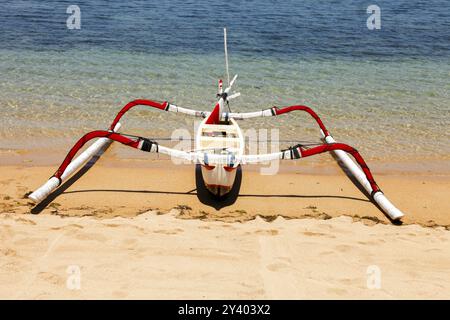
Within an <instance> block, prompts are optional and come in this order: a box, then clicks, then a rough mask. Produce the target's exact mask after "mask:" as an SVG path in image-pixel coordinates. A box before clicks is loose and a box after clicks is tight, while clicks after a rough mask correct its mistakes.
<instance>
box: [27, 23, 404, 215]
mask: <svg viewBox="0 0 450 320" xmlns="http://www.w3.org/2000/svg"><path fill="white" fill-rule="evenodd" d="M224 35H225V62H226V71H227V78H228V86H227V87H226V88H225V89H223V87H222V81H221V80H219V91H218V94H217V96H218V98H219V100H218V102H217V104H216V105H215V107H214V109H213V110H212V111H211V112H208V111H197V110H192V109H187V108H183V107H179V106H176V105H174V104H171V103H169V102H167V101H164V102H156V101H152V100H134V101H132V102H129V103H128V104H127V105H125V106H124V107H123V108H122V110H120V112H119V113H118V114H117V116H116V117H115V119H114V121H113V122H112V123H111V125H110V127H109V129H108V130H97V131H92V132H89V133H87V134H86V135H84V136H83V137H82V138H81V139H80V140H78V142H77V143H76V144H75V145H74V146H73V147H72V149H71V150H70V151H69V153H68V154H67V156H66V158H65V159H64V161H63V162H62V164H61V165H60V167H59V168H58V170H56V172H55V174H54V175H53V176H52V177H51V178H50V179H49V180H48V181H47V182H46V183H45V184H44V185H42V186H41V187H40V188H39V189H37V190H36V191H34V192H33V193H31V194H30V195H29V198H30V199H31V200H33V201H34V202H35V203H40V202H41V201H43V200H44V199H45V198H47V196H49V195H50V194H51V193H52V192H53V191H55V190H56V189H57V188H58V187H59V186H60V185H61V184H62V183H63V182H64V181H66V180H67V179H68V178H69V177H70V176H71V175H72V174H73V173H74V172H75V171H77V170H78V169H79V168H80V167H81V166H82V165H83V164H84V163H86V162H87V161H88V160H89V159H90V158H92V157H93V156H99V155H100V154H101V153H102V152H103V151H104V150H105V149H106V148H107V147H108V146H109V145H110V144H111V143H112V142H113V141H117V142H120V143H122V144H124V145H127V146H129V147H132V148H136V149H140V150H142V151H147V152H154V153H162V154H166V155H168V156H170V157H175V158H180V159H184V160H187V161H190V162H192V163H194V164H200V165H201V173H202V177H203V181H204V183H205V186H206V187H207V189H208V190H209V191H210V192H211V193H212V194H214V195H216V196H219V197H221V196H225V195H226V194H227V193H228V192H229V191H230V190H231V189H232V187H233V184H234V182H235V177H236V171H237V168H238V167H239V166H241V165H243V164H255V163H265V162H267V161H273V160H296V159H300V158H306V157H310V156H313V155H317V154H321V153H324V152H332V153H333V154H334V155H335V156H336V158H337V159H338V160H339V161H340V162H341V163H342V164H343V165H344V166H345V167H346V169H348V171H349V172H350V173H351V174H352V175H353V176H354V177H355V178H356V180H357V181H358V182H359V183H360V184H361V186H362V187H363V188H364V189H365V190H366V191H367V193H368V194H370V197H371V198H372V200H373V202H375V203H376V204H377V205H378V206H379V208H381V209H382V211H383V212H384V213H385V214H387V215H388V217H389V218H390V219H392V220H399V219H400V218H401V217H403V213H402V212H401V211H400V210H399V209H397V208H396V207H395V206H394V205H393V204H392V203H391V202H390V201H389V200H388V199H387V198H386V197H385V195H384V194H383V192H382V191H381V190H380V188H379V187H378V185H377V183H376V182H375V180H374V178H373V176H372V173H371V171H370V169H369V167H368V166H367V164H366V162H365V161H364V159H363V158H362V156H361V155H360V154H359V152H358V151H357V150H356V149H355V148H353V147H351V146H349V145H347V144H344V143H337V142H336V141H335V140H334V138H333V137H332V136H331V134H330V133H329V131H328V130H327V129H326V127H325V125H324V124H323V122H322V120H321V119H320V118H319V116H318V115H317V114H316V113H315V112H314V111H313V110H312V109H311V108H309V107H307V106H303V105H294V106H289V107H283V108H278V107H272V108H269V109H265V110H262V111H255V112H245V113H233V112H229V109H228V110H227V108H226V104H228V102H229V101H230V100H232V99H234V98H236V97H238V96H239V95H240V93H231V88H232V86H233V84H234V83H235V81H236V78H237V75H235V76H234V78H233V79H232V80H231V81H230V80H229V79H230V78H229V73H228V57H227V46H226V30H225V29H224ZM135 106H147V107H151V108H155V109H159V110H162V111H166V112H177V113H184V114H187V115H190V116H194V117H200V118H203V121H202V122H201V124H200V126H199V129H198V131H197V135H196V138H195V149H194V151H182V150H177V149H172V148H168V147H165V146H162V145H160V144H159V143H158V142H156V141H154V140H150V139H147V138H144V137H138V136H134V135H128V134H125V133H119V130H120V128H121V124H120V122H119V121H120V119H121V118H122V116H123V115H124V114H125V113H126V112H128V111H129V110H130V109H132V108H133V107H135ZM292 111H302V112H306V113H308V114H309V115H310V116H311V117H312V118H313V119H314V120H315V121H316V123H317V125H318V126H319V128H320V134H321V138H322V141H323V143H319V144H316V145H311V144H308V145H302V144H296V145H294V146H291V147H289V148H287V149H283V150H280V151H279V152H275V153H268V154H255V155H248V154H244V150H245V148H244V146H245V140H244V136H243V134H242V132H241V129H240V128H239V125H238V123H237V120H244V119H250V118H257V117H276V116H280V115H283V114H285V113H289V112H292ZM92 139H98V140H97V141H96V142H94V143H93V144H92V145H91V146H89V147H88V148H87V149H86V150H85V151H84V152H83V153H81V154H80V155H79V156H78V157H77V158H74V157H75V155H76V154H77V153H78V151H79V150H80V149H81V148H82V147H83V146H84V145H85V144H86V143H87V142H88V141H90V140H92ZM349 155H351V156H352V157H353V158H354V160H355V161H356V163H355V162H354V161H353V160H352V159H351V158H350V156H349Z"/></svg>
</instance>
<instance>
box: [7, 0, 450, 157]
mask: <svg viewBox="0 0 450 320" xmlns="http://www.w3.org/2000/svg"><path fill="white" fill-rule="evenodd" d="M72 4H76V5H78V6H79V7H80V9H81V29H80V30H69V29H68V28H67V27H66V19H67V18H68V16H69V14H67V13H66V9H67V7H68V6H69V5H72ZM371 4H376V5H378V6H379V7H380V8H381V29H380V30H368V28H367V26H366V20H367V17H368V16H369V14H367V13H366V9H367V7H368V6H369V5H371ZM223 27H227V29H228V50H229V54H230V69H231V70H230V72H231V73H233V74H234V73H238V74H239V78H238V81H237V90H239V91H240V92H241V94H242V96H241V97H240V98H239V99H236V100H234V101H233V102H232V104H231V108H232V109H233V111H253V110H261V109H264V108H268V107H271V106H274V105H276V106H286V105H291V104H306V105H309V106H311V107H313V108H314V109H315V110H316V111H317V112H318V113H319V115H321V116H322V119H323V121H324V122H325V124H326V125H327V127H328V128H329V130H330V131H331V132H332V134H333V135H334V137H335V138H336V139H337V140H340V141H342V142H347V143H350V144H353V145H355V146H356V147H357V148H358V149H359V150H360V151H361V152H362V153H363V155H365V156H367V157H368V158H369V159H380V160H400V161H402V160H416V159H421V160H423V159H441V160H442V159H448V160H450V146H449V138H450V100H449V97H450V94H449V92H450V1H448V0H429V1H418V0H412V1H407V0H399V1H385V0H377V1H373V2H372V1H317V0H306V1H293V0H290V1H268V0H266V1H226V2H225V1H224V2H222V3H221V4H220V5H218V4H217V5H213V4H211V3H210V2H209V1H180V0H176V1H138V0H132V1H116V0H113V1H99V0H94V1H76V2H75V1H45V2H44V1H37V0H35V1H15V0H12V1H1V2H0V110H1V116H0V150H8V149H35V148H45V147H49V148H50V147H55V146H64V147H67V146H69V145H71V144H72V143H73V142H74V140H75V139H76V138H78V136H79V135H81V134H82V133H84V132H86V131H89V130H93V129H102V128H105V127H107V126H108V124H109V123H110V121H111V120H112V119H113V117H114V116H115V113H116V112H117V111H118V110H119V109H120V108H121V106H122V105H123V104H125V103H126V102H128V101H129V100H133V99H136V98H149V99H156V100H169V101H170V102H172V103H175V104H177V105H180V106H186V107H192V108H196V109H201V110H210V109H211V108H212V106H213V104H214V102H215V93H216V85H217V79H218V78H223V77H224V57H223V38H222V37H223V35H222V32H223V30H222V28H223ZM280 124H282V126H280ZM242 126H243V128H250V127H255V128H259V127H261V128H269V129H270V128H280V138H281V139H291V140H294V139H299V140H305V139H310V140H316V141H317V137H318V134H319V133H318V130H317V129H316V127H315V126H314V124H313V122H312V121H311V119H309V118H308V117H307V116H305V115H303V114H295V115H293V116H290V117H289V116H282V117H279V118H269V119H261V120H252V121H246V122H243V123H242ZM180 127H182V128H187V129H190V130H193V120H192V119H190V118H187V117H186V116H182V115H173V114H170V115H169V114H167V113H161V112H160V113H158V112H156V111H147V110H145V109H143V108H141V109H138V110H135V111H133V112H132V113H130V114H129V115H128V116H127V118H126V120H125V121H124V131H126V132H129V133H140V134H145V135H146V136H149V137H152V136H170V133H171V132H172V130H173V129H175V128H180ZM287 145H289V144H287ZM282 146H284V145H282Z"/></svg>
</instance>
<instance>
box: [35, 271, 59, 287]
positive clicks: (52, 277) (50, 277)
mask: <svg viewBox="0 0 450 320" xmlns="http://www.w3.org/2000/svg"><path fill="white" fill-rule="evenodd" d="M37 278H38V279H39V280H43V281H45V282H47V283H51V284H53V285H57V286H62V285H64V283H65V278H63V277H61V276H60V275H58V274H55V273H51V272H39V273H38V275H37Z"/></svg>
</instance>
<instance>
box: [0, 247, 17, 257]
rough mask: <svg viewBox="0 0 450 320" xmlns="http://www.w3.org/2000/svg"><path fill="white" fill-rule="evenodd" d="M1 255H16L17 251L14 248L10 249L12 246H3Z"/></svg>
mask: <svg viewBox="0 0 450 320" xmlns="http://www.w3.org/2000/svg"><path fill="white" fill-rule="evenodd" d="M0 255H2V256H6V257H16V256H17V251H16V250H14V249H10V248H1V249H0Z"/></svg>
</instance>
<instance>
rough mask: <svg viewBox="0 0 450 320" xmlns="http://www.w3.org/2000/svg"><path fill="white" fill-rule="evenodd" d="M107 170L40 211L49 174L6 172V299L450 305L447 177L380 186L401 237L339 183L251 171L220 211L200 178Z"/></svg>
mask: <svg viewBox="0 0 450 320" xmlns="http://www.w3.org/2000/svg"><path fill="white" fill-rule="evenodd" d="M106 159H108V157H106ZM109 160H110V159H108V160H105V159H101V160H100V161H98V163H96V164H95V166H93V167H91V168H90V169H89V170H86V172H83V173H84V174H83V175H79V176H76V177H75V178H74V179H72V180H71V181H69V182H68V184H66V185H63V186H62V189H63V192H60V194H57V195H56V196H55V197H53V198H50V200H49V201H47V202H45V203H44V205H41V206H37V207H35V206H34V205H33V204H32V203H31V202H30V201H29V200H28V199H26V198H25V195H26V194H27V193H28V192H29V191H31V190H33V189H34V188H36V187H38V186H39V185H40V184H41V183H42V182H43V181H45V179H47V178H48V177H49V176H50V175H51V174H52V172H53V170H54V167H53V166H42V167H39V166H37V167H32V166H23V165H22V166H19V165H16V166H2V167H0V185H1V190H2V191H1V192H0V193H1V194H0V221H1V223H0V228H1V231H0V236H1V244H0V255H1V259H0V261H1V262H0V283H2V285H1V286H0V298H5V299H14V298H19V299H28V298H30V299H48V298H50V299H56V298H77V299H85V298H87V299H94V298H113V299H116V298H117V299H118V298H120V299H121V298H125V299H131V298H138V299H144V298H145V299H146V298H150V299H166V298H167V299H201V298H207V299H230V298H233V299H257V298H258V299H259V298H261V299H266V298H267V299H278V298H285V299H315V298H325V299H358V298H367V299H378V298H386V299H396V298H401V299H419V298H424V299H431V298H437V299H442V298H446V299H448V298H449V297H450V282H449V281H448V280H447V279H448V270H449V267H450V257H449V250H450V249H449V248H450V246H449V244H450V233H449V229H450V215H449V213H450V202H449V201H448V195H449V194H450V180H449V176H448V175H445V174H444V175H442V174H435V173H434V174H433V173H428V174H427V173H415V174H411V173H408V174H397V175H395V174H389V175H383V174H382V173H380V174H377V173H376V177H377V180H378V182H379V184H380V186H382V188H383V191H384V192H385V193H386V194H387V195H388V197H389V198H390V199H391V200H392V201H393V202H394V203H395V204H396V205H397V206H398V207H399V208H401V209H402V210H403V211H404V212H405V214H406V216H405V218H404V219H403V224H402V225H393V224H391V222H390V221H389V220H388V219H387V218H386V216H384V214H383V213H381V211H379V210H378V209H377V208H376V207H375V206H374V205H373V204H372V203H371V202H369V201H368V200H367V198H366V197H365V196H364V195H363V194H362V193H361V192H360V191H359V190H358V189H357V188H356V187H355V185H353V183H352V182H351V181H350V180H349V179H348V178H347V177H346V176H345V175H344V174H343V173H340V172H338V171H336V173H334V174H322V175H320V174H311V173H303V172H302V170H301V169H298V170H288V171H282V172H280V173H279V174H278V175H276V176H263V175H260V174H259V172H258V170H257V169H256V168H248V170H247V168H246V169H244V170H243V172H242V184H241V188H240V196H239V197H238V198H237V199H235V200H234V202H233V203H231V202H230V203H227V204H226V205H224V206H223V207H221V206H219V205H218V204H217V203H213V202H210V201H209V200H208V199H205V198H203V197H202V195H201V194H200V192H199V191H198V190H197V188H196V180H195V172H194V168H193V167H192V166H174V165H172V164H170V162H169V161H159V162H158V163H156V164H155V165H156V167H154V168H153V167H150V166H147V167H135V166H133V165H132V164H133V162H132V161H131V162H130V161H117V160H116V161H115V162H114V163H115V164H116V165H115V166H109V165H107V163H109V162H110V161H109ZM161 162H162V163H161ZM161 166H162V167H164V169H165V170H162V168H161ZM75 182H76V183H75ZM202 202H204V203H202ZM374 268H375V269H374ZM74 270H75V271H74ZM373 270H378V271H379V279H380V282H379V286H378V287H376V288H373V287H371V285H370V279H371V275H372V272H373ZM378 271H377V272H378ZM74 272H75V273H74ZM74 274H75V275H74ZM74 276H76V277H77V278H76V279H78V280H77V281H78V282H76V283H78V285H76V286H75V288H74V287H73V283H72V282H73V281H72V280H73V277H74ZM377 279H378V278H377ZM71 283H72V284H71Z"/></svg>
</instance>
